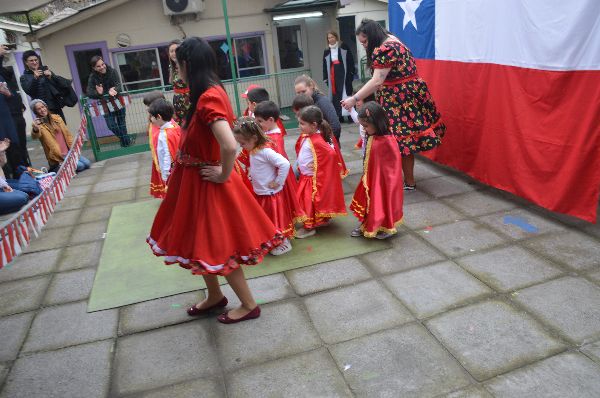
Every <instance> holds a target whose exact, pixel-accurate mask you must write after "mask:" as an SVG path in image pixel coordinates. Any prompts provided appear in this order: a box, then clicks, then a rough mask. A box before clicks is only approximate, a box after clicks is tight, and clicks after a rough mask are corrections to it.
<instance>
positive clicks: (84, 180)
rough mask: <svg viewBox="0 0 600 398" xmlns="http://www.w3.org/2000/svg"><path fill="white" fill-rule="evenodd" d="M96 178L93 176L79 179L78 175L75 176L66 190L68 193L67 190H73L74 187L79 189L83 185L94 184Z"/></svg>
mask: <svg viewBox="0 0 600 398" xmlns="http://www.w3.org/2000/svg"><path fill="white" fill-rule="evenodd" d="M97 178H98V177H97V176H95V175H89V176H81V177H80V175H77V176H75V178H73V179H72V180H71V183H70V184H69V188H68V189H67V192H68V191H69V189H71V188H74V187H80V186H84V185H93V184H94V182H96V179H97ZM90 189H91V188H90Z"/></svg>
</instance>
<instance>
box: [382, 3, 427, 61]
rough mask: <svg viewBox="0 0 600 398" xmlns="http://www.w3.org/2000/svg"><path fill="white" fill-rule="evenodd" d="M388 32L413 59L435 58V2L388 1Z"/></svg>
mask: <svg viewBox="0 0 600 398" xmlns="http://www.w3.org/2000/svg"><path fill="white" fill-rule="evenodd" d="M388 14H389V17H390V31H391V32H392V33H393V34H394V35H395V36H396V37H398V38H399V39H400V40H402V42H403V43H404V44H406V45H407V46H408V48H409V49H410V51H412V53H413V56H414V57H415V58H431V59H433V58H435V35H434V33H435V0H402V1H398V0H390V2H389V3H388Z"/></svg>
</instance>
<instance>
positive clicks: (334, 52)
mask: <svg viewBox="0 0 600 398" xmlns="http://www.w3.org/2000/svg"><path fill="white" fill-rule="evenodd" d="M338 48H339V47H338V45H337V43H336V45H335V47H331V46H329V50H330V52H331V62H335V61H337V60H338Z"/></svg>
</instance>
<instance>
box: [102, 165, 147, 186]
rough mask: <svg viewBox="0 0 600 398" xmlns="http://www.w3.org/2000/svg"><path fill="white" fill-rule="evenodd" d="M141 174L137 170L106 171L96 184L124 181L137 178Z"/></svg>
mask: <svg viewBox="0 0 600 398" xmlns="http://www.w3.org/2000/svg"><path fill="white" fill-rule="evenodd" d="M138 173H139V170H138V169H137V168H134V169H129V170H114V171H110V170H109V171H105V172H104V173H102V175H101V176H100V178H99V179H98V180H97V181H96V184H103V183H106V182H111V181H115V180H122V179H126V178H136V177H137V175H138Z"/></svg>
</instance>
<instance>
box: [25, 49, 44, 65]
mask: <svg viewBox="0 0 600 398" xmlns="http://www.w3.org/2000/svg"><path fill="white" fill-rule="evenodd" d="M29 57H37V59H38V60H39V61H40V66H41V64H42V58H40V56H39V55H38V53H36V52H35V51H33V50H27V51H25V52H24V53H23V56H22V57H21V59H22V60H23V65H25V67H26V68H27V58H29Z"/></svg>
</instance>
